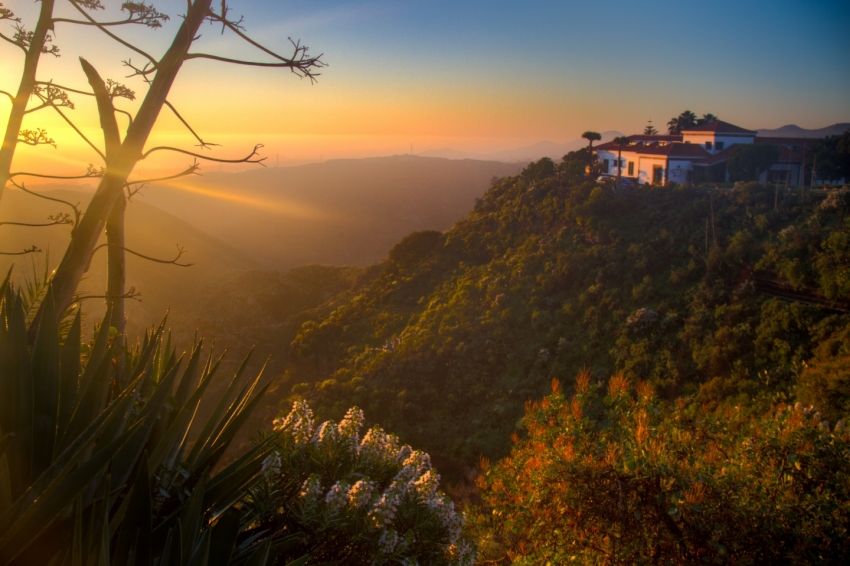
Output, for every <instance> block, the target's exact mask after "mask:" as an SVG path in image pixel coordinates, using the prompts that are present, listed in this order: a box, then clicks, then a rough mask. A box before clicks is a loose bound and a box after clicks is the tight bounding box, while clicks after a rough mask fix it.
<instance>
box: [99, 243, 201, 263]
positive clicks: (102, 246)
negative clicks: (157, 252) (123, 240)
mask: <svg viewBox="0 0 850 566" xmlns="http://www.w3.org/2000/svg"><path fill="white" fill-rule="evenodd" d="M105 247H117V248H121V249H123V250H124V251H125V252H127V253H128V254H133V255H134V256H137V257H140V258H142V259H146V260H148V261H153V262H156V263H166V264H170V265H176V266H178V267H191V266H193V265H195V264H194V263H179V262H178V260H179V259H180V258H181V257H182V256H183V254H184V253H186V250H185V249H184V248H181V247H180V245H179V244H178V245H177V257H175V258H174V259H157V258H155V257H150V256H147V255H144V254H140V253H139V252H136V251H133V250H131V249H130V248H126V247H124V246H119V245H118V244H110V243H106V244H100V245H99V246H97V247H96V248H95V249H94V250H92V254H94V252H96V251H97V250H99V249H100V248H105Z"/></svg>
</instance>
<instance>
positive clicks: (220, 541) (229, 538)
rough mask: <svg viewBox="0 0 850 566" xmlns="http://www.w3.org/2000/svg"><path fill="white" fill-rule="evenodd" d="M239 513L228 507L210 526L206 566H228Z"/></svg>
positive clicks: (233, 545)
mask: <svg viewBox="0 0 850 566" xmlns="http://www.w3.org/2000/svg"><path fill="white" fill-rule="evenodd" d="M239 519H240V514H239V512H238V511H236V510H235V509H233V508H228V509H227V511H225V512H224V514H223V515H222V516H221V517H219V519H218V521H217V522H216V524H215V526H214V527H213V528H212V538H211V539H210V559H209V565H208V566H228V564H230V557H231V556H232V555H233V549H234V547H235V546H236V538H237V537H238V536H239Z"/></svg>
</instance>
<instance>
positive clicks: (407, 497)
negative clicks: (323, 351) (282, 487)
mask: <svg viewBox="0 0 850 566" xmlns="http://www.w3.org/2000/svg"><path fill="white" fill-rule="evenodd" d="M363 421H364V416H363V411H361V410H360V409H358V408H356V407H355V408H352V409H350V410H349V411H348V412H347V413H346V415H345V418H343V419H342V421H341V422H340V423H339V424H338V425H335V424H334V423H333V422H332V421H328V422H325V423H323V424H321V425H319V426H318V427H317V426H315V423H314V421H313V412H312V411H311V410H310V408H309V407H308V406H307V404H306V402H304V401H298V402H296V403H295V404H293V407H292V411H291V412H290V413H289V415H287V416H286V418H285V419H282V420H281V419H278V420H276V421H275V430H282V431H284V433H285V434H288V435H289V436H291V438H292V440H293V444H294V445H295V446H296V447H298V449H299V450H300V449H304V450H310V449H311V447H325V446H335V447H339V446H345V445H347V446H349V447H350V454H353V455H354V456H355V459H354V460H353V461H354V462H355V464H354V465H355V469H356V470H359V471H357V472H356V473H357V474H359V475H360V477H363V470H369V469H379V470H397V472H396V474H395V475H394V476H393V479H392V481H391V482H390V484H389V486H388V487H387V488H386V489H384V490H380V489H379V487H378V484H377V483H376V482H375V481H370V480H369V479H359V480H358V481H356V482H354V483H353V484H351V483H349V482H348V481H346V480H344V479H339V481H337V482H336V483H335V484H334V485H333V486H331V487H330V489H328V490H327V491H325V489H324V488H323V486H322V482H321V478H320V476H319V475H318V474H315V473H314V474H312V475H310V477H308V478H307V479H306V480H305V481H304V483H303V484H302V486H301V492H300V498H301V500H302V501H303V502H304V503H309V504H314V503H319V502H321V503H322V504H323V506H324V508H325V509H326V510H327V511H329V512H330V513H332V514H336V513H346V512H357V511H360V512H365V516H363V517H364V518H365V519H366V520H367V521H368V525H369V527H368V528H370V529H372V532H373V533H375V535H376V536H377V547H378V551H379V552H380V553H381V554H382V555H384V556H385V557H387V558H390V557H392V560H400V559H402V558H404V553H405V551H406V550H407V549H408V548H409V546H410V544H412V542H413V541H414V540H416V539H417V538H418V537H419V536H422V535H421V534H420V533H419V532H418V531H415V530H409V529H408V527H404V528H402V527H400V524H399V523H398V522H397V521H398V519H399V515H400V509H402V510H408V509H409V508H410V509H412V507H409V506H421V507H424V508H426V509H427V510H428V513H429V514H431V516H432V517H433V520H435V521H436V522H437V523H438V524H439V525H440V527H441V531H442V532H444V533H445V535H446V538H445V539H442V540H443V541H444V543H445V544H444V546H443V554H444V556H445V558H446V560H448V562H449V563H450V564H453V565H463V566H466V565H471V564H473V563H474V561H475V557H476V552H475V548H474V547H473V546H472V545H471V544H469V543H468V542H466V541H463V540H461V539H460V535H461V530H462V528H463V523H464V517H463V515H462V514H459V513H458V512H457V511H456V510H455V507H454V503H453V502H452V501H451V500H449V499H448V498H447V497H446V496H445V495H443V494H441V493H440V492H439V484H440V476H439V474H437V472H436V471H435V470H433V469H432V468H431V458H430V456H428V454H426V453H425V452H422V451H420V450H413V449H412V448H411V447H410V446H406V445H405V446H399V442H398V438H397V437H396V436H395V435H392V434H387V433H386V432H384V431H383V430H381V429H380V428H378V427H374V428H372V429H370V430H369V431H368V432H367V433H366V434H365V435H364V436H363V438H362V440H361V439H360V430H361V428H362V427H363ZM326 454H328V455H333V454H339V452H338V451H337V450H331V451H329V452H326ZM334 457H335V456H334ZM263 473H264V474H266V477H269V476H271V475H275V474H277V475H280V473H281V458H280V455H278V454H275V455H273V456H269V457H268V458H266V460H265V461H264V463H263ZM348 473H350V472H345V474H348ZM355 477H356V476H355ZM348 478H350V480H351V481H353V480H354V478H352V477H351V476H350V475H349V476H348ZM421 507H420V509H421ZM417 512H418V511H417ZM402 531H405V532H402ZM441 544H443V543H441ZM415 563H416V561H415V560H414V561H413V562H410V564H415Z"/></svg>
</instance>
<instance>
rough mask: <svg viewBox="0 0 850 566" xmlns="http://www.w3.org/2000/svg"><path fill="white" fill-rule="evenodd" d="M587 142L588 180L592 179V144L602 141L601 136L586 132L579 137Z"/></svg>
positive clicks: (596, 133)
mask: <svg viewBox="0 0 850 566" xmlns="http://www.w3.org/2000/svg"><path fill="white" fill-rule="evenodd" d="M581 137H583V138H584V139H586V140H587V142H588V145H587V175H588V178H590V177H593V142H595V141H599V140H601V139H602V135H601V134H600V133H598V132H591V131H587V132H585V133H583V134H582V135H581Z"/></svg>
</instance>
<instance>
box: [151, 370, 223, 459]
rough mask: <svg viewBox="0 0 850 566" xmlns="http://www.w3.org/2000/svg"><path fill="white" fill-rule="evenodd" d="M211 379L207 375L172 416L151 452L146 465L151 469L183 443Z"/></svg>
mask: <svg viewBox="0 0 850 566" xmlns="http://www.w3.org/2000/svg"><path fill="white" fill-rule="evenodd" d="M211 381H212V376H211V375H210V376H207V377H206V378H205V379H204V380H203V381H202V382H201V384H200V385H199V386H198V388H197V389H196V390H195V392H194V393H193V394H192V396H191V397H190V398H189V400H188V401H187V402H186V404H185V405H183V406H182V407H181V408H180V411H179V412H178V413H177V415H176V416H175V418H174V422H173V423H172V425H171V426H170V427H169V428H168V430H167V431H166V432H165V434H164V435H163V436H162V438H161V439H160V440H159V443H158V444H157V446H156V448H155V449H154V451H153V453H152V454H151V458H150V461H149V462H148V465H149V466H150V468H151V469H152V470H156V468H157V467H158V466H159V465H160V464H162V463H163V462H164V461H165V458H166V457H167V456H168V455H169V453H171V452H172V450H174V449H175V448H177V447H179V446H180V445H182V444H183V441H184V439H185V438H186V435H187V434H188V432H189V427H190V426H191V425H192V420H193V419H194V417H195V412H196V411H197V410H198V405H199V404H200V402H201V397H202V396H203V395H204V392H205V391H206V389H207V387H208V386H209V384H210V382H211Z"/></svg>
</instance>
